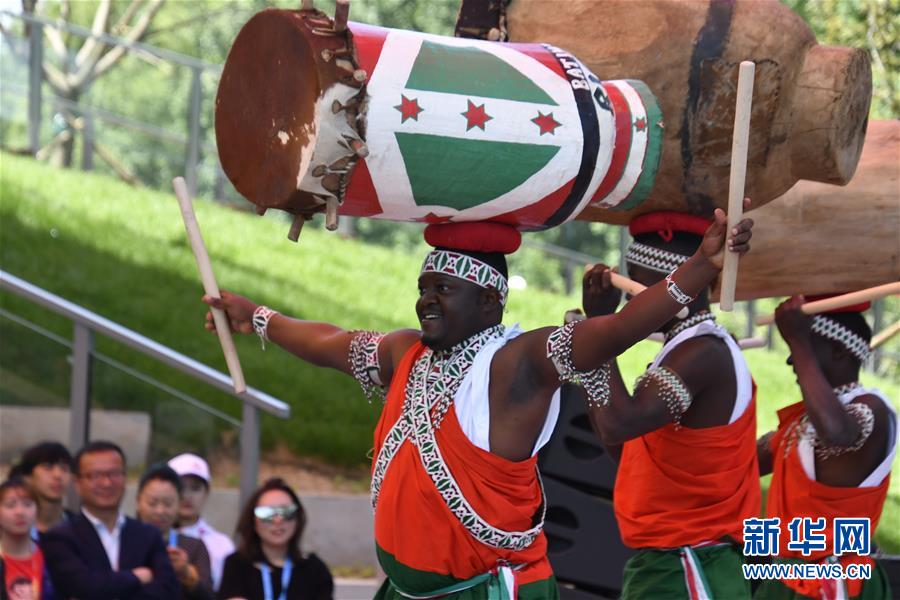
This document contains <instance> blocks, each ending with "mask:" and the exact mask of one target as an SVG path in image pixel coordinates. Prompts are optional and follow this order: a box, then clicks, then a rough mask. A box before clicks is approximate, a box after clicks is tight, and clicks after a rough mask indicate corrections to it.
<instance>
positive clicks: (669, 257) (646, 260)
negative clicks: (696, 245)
mask: <svg viewBox="0 0 900 600" xmlns="http://www.w3.org/2000/svg"><path fill="white" fill-rule="evenodd" d="M688 258H689V257H687V256H684V255H682V254H678V253H677V252H671V251H669V250H663V249H661V248H654V247H653V246H648V245H647V244H642V243H640V242H631V245H630V246H628V252H626V253H625V260H626V261H627V262H630V263H631V264H633V265H637V266H640V267H645V268H647V269H650V270H651V271H656V272H658V273H665V274H666V275H668V274H669V273H671V272H672V271H674V270H675V269H677V268H678V267H680V266H681V265H682V264H683V263H684V262H686V261H687V259H688Z"/></svg>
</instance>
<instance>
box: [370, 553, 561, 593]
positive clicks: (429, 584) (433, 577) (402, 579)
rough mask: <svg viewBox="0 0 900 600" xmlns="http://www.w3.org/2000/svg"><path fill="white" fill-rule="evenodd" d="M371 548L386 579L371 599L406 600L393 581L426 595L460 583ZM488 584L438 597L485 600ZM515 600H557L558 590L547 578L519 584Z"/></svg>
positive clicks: (410, 590)
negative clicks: (405, 563)
mask: <svg viewBox="0 0 900 600" xmlns="http://www.w3.org/2000/svg"><path fill="white" fill-rule="evenodd" d="M375 549H376V551H377V553H378V562H379V563H381V568H382V569H384V572H385V573H387V574H388V578H387V579H385V580H384V583H383V584H382V585H381V587H380V588H379V589H378V592H377V593H376V594H375V598H374V600H407V598H406V597H405V596H403V595H402V594H401V593H400V592H399V591H398V590H397V588H396V587H395V585H394V583H393V582H396V585H399V586H401V587H402V589H403V590H405V591H408V592H412V593H415V594H419V595H428V593H429V591H435V590H441V589H444V588H448V587H451V586H453V585H455V584H458V583H461V582H463V581H464V580H462V579H456V578H455V577H451V576H449V575H438V574H436V573H428V572H425V571H419V570H417V569H413V568H410V567H407V566H406V565H404V564H402V563H400V562H399V561H397V559H395V558H394V556H393V555H392V554H390V553H388V552H385V551H384V550H382V549H381V548H380V547H379V546H377V545H376V546H375ZM488 585H489V584H488V582H483V583H479V584H478V585H476V586H474V587H470V588H468V589H465V590H462V591H459V592H454V593H451V594H447V595H446V596H441V598H453V599H455V600H489V598H488ZM516 598H517V599H518V600H558V599H559V587H558V586H557V584H556V577H553V576H550V577H549V578H547V579H541V580H539V581H533V582H531V583H527V584H525V585H520V586H519V593H518V595H517V596H516Z"/></svg>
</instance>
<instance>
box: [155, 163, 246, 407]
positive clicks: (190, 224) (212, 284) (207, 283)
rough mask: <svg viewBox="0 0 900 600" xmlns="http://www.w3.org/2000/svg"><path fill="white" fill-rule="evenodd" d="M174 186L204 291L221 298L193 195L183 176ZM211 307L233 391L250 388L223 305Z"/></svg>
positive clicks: (242, 390) (174, 180)
mask: <svg viewBox="0 0 900 600" xmlns="http://www.w3.org/2000/svg"><path fill="white" fill-rule="evenodd" d="M172 187H174V188H175V196H176V197H177V198H178V205H179V206H180V207H181V217H182V219H183V220H184V229H185V231H187V236H188V240H189V241H190V242H191V250H193V251H194V258H195V259H196V260H197V268H198V269H199V270H200V279H201V281H203V291H204V292H206V295H207V296H211V297H213V298H219V297H220V296H219V286H218V285H217V284H216V276H215V275H214V274H213V269H212V263H211V262H210V260H209V254H208V253H207V252H206V244H204V243H203V235H202V234H201V233H200V226H199V225H198V224H197V215H195V214H194V205H193V204H191V197H190V195H189V194H188V189H187V185H186V184H185V182H184V178H183V177H176V178H175V179H173V180H172ZM210 310H211V311H212V315H213V321H214V322H215V324H216V333H217V334H218V335H219V343H220V344H221V345H222V352H223V353H224V354H225V364H226V365H228V373H229V374H230V375H231V383H232V384H233V385H234V393H236V394H240V393H242V392H245V391H246V390H247V384H246V382H245V381H244V372H243V370H242V369H241V361H240V360H239V359H238V354H237V349H236V348H235V347H234V340H233V339H232V338H231V328H230V326H229V324H228V317H227V316H226V315H225V312H224V311H223V310H222V309H219V308H212V307H210Z"/></svg>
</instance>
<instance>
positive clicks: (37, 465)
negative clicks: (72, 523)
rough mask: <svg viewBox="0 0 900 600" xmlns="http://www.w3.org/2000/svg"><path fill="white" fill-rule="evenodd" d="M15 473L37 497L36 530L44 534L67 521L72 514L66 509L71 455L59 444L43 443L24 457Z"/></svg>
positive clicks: (70, 479) (70, 476)
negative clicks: (64, 502) (64, 504)
mask: <svg viewBox="0 0 900 600" xmlns="http://www.w3.org/2000/svg"><path fill="white" fill-rule="evenodd" d="M14 473H15V474H16V475H19V476H20V477H22V478H23V479H24V480H25V483H27V484H28V485H29V487H31V489H32V491H33V492H34V495H35V497H36V498H37V508H38V512H37V522H36V523H35V528H36V530H37V531H38V532H40V533H43V532H45V531H47V530H48V529H50V528H51V527H54V526H56V525H59V524H60V523H64V522H65V521H68V520H69V519H70V518H71V517H72V513H71V512H69V511H67V510H65V509H64V508H63V500H65V496H66V492H68V491H69V485H70V484H71V483H72V455H71V454H69V451H68V450H67V449H66V447H65V446H63V445H62V444H60V443H59V442H41V443H40V444H37V445H35V446H32V447H31V448H29V449H28V450H26V451H25V453H24V454H23V455H22V460H20V461H19V464H18V465H17V466H16V467H15V469H14Z"/></svg>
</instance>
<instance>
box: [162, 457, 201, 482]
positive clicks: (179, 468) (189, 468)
mask: <svg viewBox="0 0 900 600" xmlns="http://www.w3.org/2000/svg"><path fill="white" fill-rule="evenodd" d="M169 466H170V467H172V469H173V470H174V471H175V472H176V473H178V475H179V476H181V477H184V476H185V475H193V476H194V477H199V478H200V479H202V480H203V481H205V482H206V483H207V485H208V484H209V480H210V477H209V465H208V464H206V461H205V460H203V459H202V458H200V457H199V456H197V455H196V454H190V453H186V454H179V455H178V456H176V457H175V458H173V459H172V460H170V461H169Z"/></svg>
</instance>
